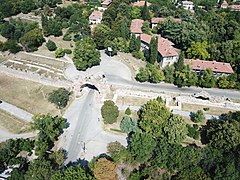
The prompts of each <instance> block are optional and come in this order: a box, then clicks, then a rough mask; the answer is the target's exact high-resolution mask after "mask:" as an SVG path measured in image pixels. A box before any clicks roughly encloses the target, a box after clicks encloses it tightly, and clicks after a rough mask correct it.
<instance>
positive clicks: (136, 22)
mask: <svg viewBox="0 0 240 180" xmlns="http://www.w3.org/2000/svg"><path fill="white" fill-rule="evenodd" d="M143 23H144V20H142V19H133V20H132V22H131V26H130V30H131V33H132V34H136V35H137V36H138V35H139V34H142V33H143V32H142V26H143Z"/></svg>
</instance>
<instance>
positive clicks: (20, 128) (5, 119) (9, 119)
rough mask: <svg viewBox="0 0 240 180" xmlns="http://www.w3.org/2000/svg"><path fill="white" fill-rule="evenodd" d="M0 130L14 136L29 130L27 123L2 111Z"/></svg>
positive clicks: (0, 113) (0, 112)
mask: <svg viewBox="0 0 240 180" xmlns="http://www.w3.org/2000/svg"><path fill="white" fill-rule="evenodd" d="M0 128H2V129H6V130H7V131H9V132H11V133H14V134H20V133H25V132H29V131H30V130H31V129H30V125H29V123H28V122H26V121H23V120H20V119H18V118H16V117H15V116H12V115H11V114H8V113H7V112H5V111H2V110H0Z"/></svg>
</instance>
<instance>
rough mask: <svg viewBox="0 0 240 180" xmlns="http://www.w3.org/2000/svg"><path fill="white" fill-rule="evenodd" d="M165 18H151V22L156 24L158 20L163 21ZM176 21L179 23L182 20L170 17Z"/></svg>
mask: <svg viewBox="0 0 240 180" xmlns="http://www.w3.org/2000/svg"><path fill="white" fill-rule="evenodd" d="M166 19H167V18H152V20H151V22H152V23H153V24H158V23H159V22H164V21H165V20H166ZM172 20H173V21H174V22H176V23H180V22H181V21H182V20H181V19H180V18H172Z"/></svg>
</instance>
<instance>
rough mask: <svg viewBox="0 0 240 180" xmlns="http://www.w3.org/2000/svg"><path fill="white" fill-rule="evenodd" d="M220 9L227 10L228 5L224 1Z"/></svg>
mask: <svg viewBox="0 0 240 180" xmlns="http://www.w3.org/2000/svg"><path fill="white" fill-rule="evenodd" d="M221 8H223V9H226V8H228V3H227V1H226V0H224V1H223V3H222V5H221Z"/></svg>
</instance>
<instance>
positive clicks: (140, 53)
mask: <svg viewBox="0 0 240 180" xmlns="http://www.w3.org/2000/svg"><path fill="white" fill-rule="evenodd" d="M132 55H133V57H135V58H137V59H141V60H143V61H145V60H146V58H145V57H144V53H143V52H142V51H138V52H132Z"/></svg>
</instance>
